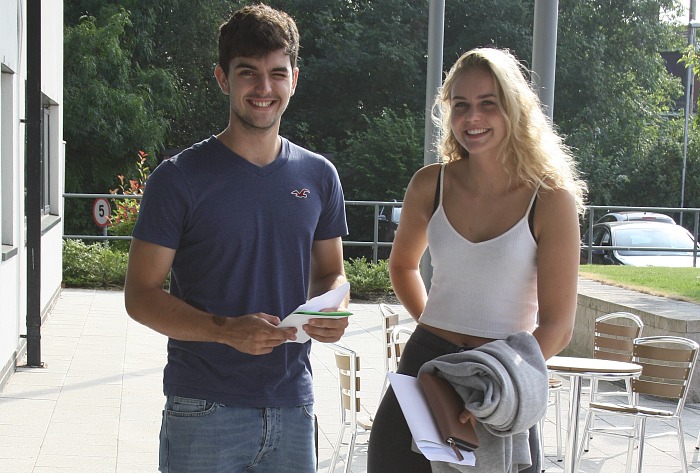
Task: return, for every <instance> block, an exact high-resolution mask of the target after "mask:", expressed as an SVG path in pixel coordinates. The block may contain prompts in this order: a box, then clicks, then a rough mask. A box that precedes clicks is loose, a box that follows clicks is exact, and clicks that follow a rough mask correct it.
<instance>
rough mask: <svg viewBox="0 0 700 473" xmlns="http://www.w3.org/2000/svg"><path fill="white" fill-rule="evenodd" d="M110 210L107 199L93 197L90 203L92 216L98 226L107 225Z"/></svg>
mask: <svg viewBox="0 0 700 473" xmlns="http://www.w3.org/2000/svg"><path fill="white" fill-rule="evenodd" d="M110 213H111V210H110V208H109V201H107V199H105V198H102V197H100V198H98V199H95V202H93V204H92V218H93V220H95V224H97V226H98V227H106V226H107V225H109V214H110Z"/></svg>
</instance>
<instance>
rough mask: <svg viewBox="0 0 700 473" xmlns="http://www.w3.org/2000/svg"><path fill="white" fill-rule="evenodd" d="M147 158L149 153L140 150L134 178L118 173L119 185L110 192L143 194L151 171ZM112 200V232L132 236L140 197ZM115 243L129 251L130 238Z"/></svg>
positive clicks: (110, 228) (123, 249)
mask: <svg viewBox="0 0 700 473" xmlns="http://www.w3.org/2000/svg"><path fill="white" fill-rule="evenodd" d="M147 158H148V154H147V153H144V152H143V151H139V157H138V159H137V160H136V171H135V176H134V178H133V179H131V178H129V179H127V178H125V177H124V175H123V174H119V175H117V178H118V179H119V185H118V186H117V187H116V188H115V189H110V191H109V192H110V194H123V195H143V190H144V189H145V188H146V180H147V179H148V176H149V175H150V173H151V168H150V167H148V166H147V165H146V159H147ZM127 180H128V181H129V182H128V184H127V183H126V181H127ZM112 200H113V203H114V210H113V211H112V215H110V226H109V230H110V233H111V234H112V235H119V236H130V235H131V232H132V230H133V229H134V225H136V220H137V219H138V216H139V209H140V208H141V201H140V200H139V199H112ZM113 245H114V247H115V248H116V249H119V250H121V251H124V252H128V251H129V246H130V244H129V241H128V240H115V241H114V243H113Z"/></svg>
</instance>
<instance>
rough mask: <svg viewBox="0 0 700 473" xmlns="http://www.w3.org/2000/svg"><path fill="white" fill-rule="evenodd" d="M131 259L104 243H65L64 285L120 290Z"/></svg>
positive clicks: (67, 241)
mask: <svg viewBox="0 0 700 473" xmlns="http://www.w3.org/2000/svg"><path fill="white" fill-rule="evenodd" d="M127 261H128V255H127V254H126V253H124V252H123V251H115V250H113V249H111V248H110V247H109V245H105V244H103V243H94V244H86V243H84V242H83V241H82V240H64V241H63V283H64V284H65V285H66V286H69V287H121V286H123V285H124V277H125V275H126V266H127Z"/></svg>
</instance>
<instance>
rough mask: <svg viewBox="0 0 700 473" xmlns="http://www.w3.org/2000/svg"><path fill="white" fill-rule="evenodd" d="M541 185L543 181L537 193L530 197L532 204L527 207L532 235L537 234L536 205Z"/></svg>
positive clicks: (536, 190)
mask: <svg viewBox="0 0 700 473" xmlns="http://www.w3.org/2000/svg"><path fill="white" fill-rule="evenodd" d="M541 185H542V181H540V183H539V184H537V188H536V189H535V193H534V194H533V195H532V199H530V205H529V207H528V209H527V223H528V225H529V226H530V233H532V236H535V207H536V206H537V193H538V192H539V190H540V186H541Z"/></svg>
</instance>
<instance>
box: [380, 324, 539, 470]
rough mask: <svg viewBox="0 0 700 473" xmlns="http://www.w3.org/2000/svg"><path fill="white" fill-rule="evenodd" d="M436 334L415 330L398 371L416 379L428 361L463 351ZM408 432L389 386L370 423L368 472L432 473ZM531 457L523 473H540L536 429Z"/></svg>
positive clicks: (535, 429)
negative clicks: (530, 461) (417, 451)
mask: <svg viewBox="0 0 700 473" xmlns="http://www.w3.org/2000/svg"><path fill="white" fill-rule="evenodd" d="M464 349H465V348H463V347H459V346H457V345H455V344H453V343H450V342H448V341H447V340H444V339H442V338H440V337H438V336H437V335H433V334H432V333H430V332H428V331H427V330H424V329H423V328H421V327H420V326H418V327H416V330H415V332H413V334H412V335H411V338H409V340H408V342H407V343H406V347H405V349H404V351H403V353H402V354H401V361H400V362H399V368H398V370H397V371H398V372H399V373H401V374H407V375H410V376H418V370H419V369H420V367H421V366H423V364H424V363H425V362H427V361H430V360H432V359H434V358H437V357H438V356H442V355H446V354H448V353H455V352H459V351H462V350H464ZM411 441H412V437H411V431H410V430H409V429H408V424H407V423H406V419H405V418H404V416H403V413H402V412H401V407H400V406H399V402H398V401H397V399H396V395H395V394H394V391H393V390H392V389H391V386H389V389H387V391H386V394H384V397H383V398H382V401H381V403H380V404H379V408H378V409H377V413H376V414H375V416H374V421H373V422H372V430H371V431H370V436H369V447H368V451H367V473H393V472H396V473H404V472H407V471H410V472H411V473H431V471H432V470H431V468H430V461H429V460H427V459H426V458H425V457H424V456H423V455H421V454H420V453H415V452H414V451H413V450H411ZM530 455H531V456H532V460H533V462H534V464H533V465H532V466H530V467H529V468H527V469H525V470H522V471H523V472H524V473H540V470H541V467H540V465H539V462H540V457H539V443H538V437H537V426H533V427H532V428H531V429H530Z"/></svg>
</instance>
